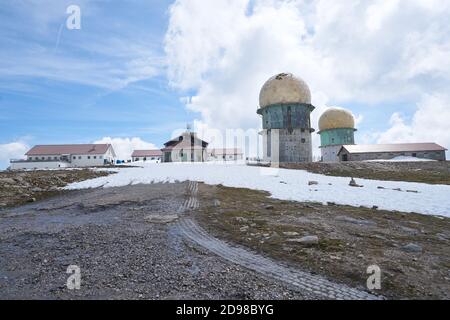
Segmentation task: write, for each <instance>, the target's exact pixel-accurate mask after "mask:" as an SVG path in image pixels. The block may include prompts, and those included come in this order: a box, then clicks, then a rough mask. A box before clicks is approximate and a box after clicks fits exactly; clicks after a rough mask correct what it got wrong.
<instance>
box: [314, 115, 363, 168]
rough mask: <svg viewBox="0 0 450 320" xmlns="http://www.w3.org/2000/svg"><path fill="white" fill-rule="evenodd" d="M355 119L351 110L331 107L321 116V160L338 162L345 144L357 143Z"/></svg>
mask: <svg viewBox="0 0 450 320" xmlns="http://www.w3.org/2000/svg"><path fill="white" fill-rule="evenodd" d="M355 131H356V129H355V120H354V118H353V115H352V113H351V112H350V111H348V110H346V109H342V108H329V109H327V110H326V111H325V112H324V113H323V114H322V115H321V116H320V118H319V132H318V134H320V152H321V161H323V162H338V161H339V157H338V152H339V151H340V150H341V147H342V146H343V145H353V144H355Z"/></svg>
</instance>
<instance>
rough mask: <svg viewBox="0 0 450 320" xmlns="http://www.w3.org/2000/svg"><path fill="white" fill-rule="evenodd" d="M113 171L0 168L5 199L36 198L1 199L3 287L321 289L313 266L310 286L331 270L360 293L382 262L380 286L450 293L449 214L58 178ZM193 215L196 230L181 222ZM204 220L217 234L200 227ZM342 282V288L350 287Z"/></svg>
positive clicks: (114, 291) (17, 290)
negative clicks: (83, 186)
mask: <svg viewBox="0 0 450 320" xmlns="http://www.w3.org/2000/svg"><path fill="white" fill-rule="evenodd" d="M104 174H107V173H102V172H92V171H88V170H78V171H76V172H75V171H73V172H72V171H61V172H60V171H51V172H42V171H41V172H15V173H12V172H6V173H0V179H3V181H4V182H3V183H2V184H1V185H0V194H1V198H0V199H1V201H0V202H3V203H6V204H7V205H8V206H12V205H13V204H15V203H23V202H27V203H26V204H24V205H21V206H19V207H4V208H3V209H1V208H0V257H1V259H0V298H6V299H19V298H32V299H37V298H44V299H98V298H102V299H181V298H183V299H219V298H220V299H320V298H322V299H323V298H324V296H323V294H322V295H320V294H318V293H320V292H322V293H323V288H324V287H323V286H322V289H320V288H317V290H315V288H312V291H308V290H304V288H303V289H302V288H301V287H299V286H297V285H295V283H296V282H300V284H301V283H302V279H299V278H297V280H296V279H294V280H292V275H298V274H299V272H303V271H306V272H309V273H310V274H312V277H311V279H309V277H308V279H309V280H308V281H307V284H308V285H312V286H315V285H316V284H317V286H321V285H323V283H324V281H322V280H321V278H320V277H322V278H325V279H328V280H329V281H331V282H333V283H336V284H342V285H346V286H347V287H352V288H356V289H358V290H360V292H363V291H365V290H367V288H366V279H367V277H368V274H367V273H366V270H367V267H368V266H370V265H374V264H375V265H378V266H379V267H380V268H381V271H382V278H381V281H382V283H381V284H382V289H381V290H379V291H375V292H373V293H375V294H382V295H383V296H385V297H386V298H400V299H408V298H413V299H432V298H436V299H449V298H450V273H449V270H450V246H449V240H450V219H448V218H443V217H435V216H425V215H419V214H413V213H401V212H387V211H382V210H377V209H376V208H373V209H370V208H355V207H348V206H337V205H334V204H333V203H329V205H322V204H317V203H299V202H291V201H281V200H275V199H272V198H269V197H268V194H267V193H264V192H259V191H252V190H247V189H235V188H225V187H222V186H210V185H204V184H197V183H194V184H193V183H175V184H167V183H166V184H151V185H136V186H126V187H121V188H107V189H95V190H84V191H71V192H68V191H66V192H63V193H61V192H59V191H57V190H56V189H55V187H56V186H63V185H65V184H67V183H68V182H73V181H79V180H82V179H86V178H90V177H93V176H96V175H104ZM8 179H11V180H8ZM12 181H14V182H15V183H16V184H17V185H18V186H19V187H15V184H14V183H13V182H12ZM34 187H39V188H41V189H40V190H35V191H33V190H31V189H32V188H34ZM50 195H54V196H53V197H50V198H49V197H48V196H50ZM30 197H35V199H34V200H36V201H32V202H29V201H30V200H29V199H30ZM180 208H181V210H180ZM184 219H189V221H193V223H194V227H193V228H191V230H183V228H181V229H180V227H179V225H180V223H181V221H184ZM195 223H197V224H198V225H199V227H201V228H202V229H203V230H206V231H205V232H207V233H208V235H205V234H202V232H200V231H199V232H192V231H193V230H194V231H195V230H197V229H196V228H197V227H195ZM185 225H188V224H185ZM186 233H188V234H190V236H189V237H186ZM196 237H197V238H196ZM208 243H209V244H213V245H212V246H213V247H211V245H210V247H208ZM233 248H238V249H233ZM239 248H242V249H239ZM242 250H244V251H242ZM246 250H247V251H248V252H247V253H245V252H246ZM249 257H250V258H249ZM267 258H268V259H270V261H269V260H267ZM240 259H241V260H242V259H243V260H242V261H241V260H240ZM245 259H247V260H246V261H244V260H245ZM251 261H260V262H261V264H265V266H266V267H267V268H269V269H267V272H265V271H266V270H265V269H264V268H262V267H261V266H260V265H258V266H256V268H252V267H251V266H249V265H248V264H249V262H251ZM267 261H269V262H267ZM69 265H77V266H79V267H80V268H81V275H82V287H81V289H80V290H69V289H67V287H66V281H67V278H68V276H69V275H68V274H67V273H66V270H67V267H68V266H69ZM258 269H260V270H259V272H255V270H256V271H258ZM261 270H262V271H261ZM274 270H275V271H274ZM276 270H278V271H277V272H278V273H277V272H276ZM280 270H281V271H280ZM283 270H287V275H290V276H289V277H290V279H291V280H289V277H288V276H287V275H286V276H285V277H283V276H280V275H279V274H280V273H283V272H284V271H283ZM297 271H298V272H297ZM277 274H278V275H277ZM314 275H316V276H317V277H319V278H315V276H314ZM280 279H281V280H283V279H284V280H286V279H287V280H288V281H284V280H283V281H281V280H280ZM328 287H329V286H325V288H328ZM344 287H345V286H344ZM332 288H334V286H332ZM337 288H338V289H337V294H336V296H337V297H338V298H339V297H340V296H341V297H343V298H346V297H347V295H346V294H350V293H351V292H349V291H348V290H347V289H345V288H344V289H342V290H341V289H340V287H339V286H338V287H337ZM306 289H310V287H306ZM341 294H342V295H341ZM357 295H358V294H357ZM333 296H335V295H334V293H332V294H331V297H333Z"/></svg>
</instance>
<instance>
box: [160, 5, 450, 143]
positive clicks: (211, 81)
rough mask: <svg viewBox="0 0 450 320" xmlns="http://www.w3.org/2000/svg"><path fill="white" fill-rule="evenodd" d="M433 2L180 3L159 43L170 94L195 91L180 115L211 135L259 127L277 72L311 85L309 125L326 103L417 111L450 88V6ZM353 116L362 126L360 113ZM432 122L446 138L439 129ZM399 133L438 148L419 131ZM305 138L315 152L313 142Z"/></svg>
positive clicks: (443, 129) (441, 125) (445, 135)
mask: <svg viewBox="0 0 450 320" xmlns="http://www.w3.org/2000/svg"><path fill="white" fill-rule="evenodd" d="M435 5H436V6H433V5H430V4H429V2H427V1H425V0H413V1H410V0H398V1H391V0H379V1H376V2H375V3H374V2H368V1H353V2H350V1H327V0H315V1H302V0H297V1H295V0H292V1H276V0H254V1H233V0H215V1H208V2H205V1H202V0H189V1H186V0H178V1H176V2H175V4H174V5H173V6H172V7H171V9H170V22H169V29H168V32H167V34H166V41H165V50H166V54H167V62H168V76H169V79H170V81H171V83H172V85H173V86H174V87H177V88H180V89H182V90H192V91H194V92H195V94H194V95H193V96H192V97H190V98H188V99H185V100H184V101H185V102H186V106H187V108H188V109H190V110H192V111H196V112H199V113H200V114H201V121H202V122H204V123H205V125H207V126H208V127H212V128H219V129H224V128H244V129H247V128H258V127H260V125H261V124H260V122H261V120H260V118H259V117H258V116H257V115H256V108H257V104H258V94H259V89H260V88H261V86H262V84H263V83H264V81H265V80H267V79H268V78H269V77H270V76H272V75H273V74H275V73H278V72H286V71H287V72H293V73H295V74H297V75H299V76H300V77H302V78H303V79H304V80H306V82H307V83H308V84H309V85H310V87H311V90H312V97H313V103H314V104H315V105H316V107H317V108H316V110H315V111H314V112H313V114H312V123H313V124H316V123H317V119H318V117H319V116H320V114H321V112H322V111H323V110H324V109H325V108H326V107H327V106H329V105H331V104H337V105H340V106H342V107H346V105H347V104H349V103H350V102H353V103H355V102H356V103H358V104H359V105H366V106H367V107H371V105H374V104H379V105H381V104H382V103H384V102H394V101H395V102H398V101H402V102H403V104H405V103H410V104H416V103H417V102H418V101H421V99H422V96H423V94H424V93H426V92H433V93H434V94H433V96H436V95H437V96H439V95H441V94H442V93H443V92H445V91H446V90H447V88H448V85H449V83H450V59H448V57H449V56H450V24H448V16H449V14H450V3H449V2H442V1H435ZM423 103H425V101H423ZM423 108H424V107H419V108H418V109H417V112H418V113H417V115H416V116H415V118H416V117H417V118H418V117H419V116H420V115H421V113H420V110H421V109H423ZM436 108H437V107H436V106H433V105H430V106H429V109H430V110H429V111H431V109H432V110H436ZM432 114H436V113H432ZM357 116H358V118H357V121H359V122H360V121H361V120H362V118H363V116H364V112H360V113H359V114H358V115H357ZM409 116H411V115H409ZM428 118H429V121H432V116H428ZM448 119H449V118H447V120H448ZM359 122H358V123H359ZM447 123H448V121H447ZM404 125H405V126H406V127H408V126H413V127H414V126H417V125H414V123H413V124H410V125H409V124H404ZM434 125H435V126H439V127H438V128H436V132H437V133H438V132H439V134H440V135H442V136H443V138H442V137H441V138H440V140H444V142H445V141H447V138H448V136H449V133H448V130H447V131H446V127H447V124H446V123H444V122H441V121H435V123H434ZM399 126H400V125H399V124H397V126H396V127H397V128H398V127H399ZM368 131H370V130H368ZM402 135H405V136H407V137H411V136H413V137H414V139H419V140H423V139H426V138H427V139H431V138H433V140H436V141H438V140H437V138H438V137H437V134H436V135H434V136H429V135H428V134H427V133H424V132H423V131H419V132H415V133H414V135H412V134H408V133H405V132H404V131H402ZM411 139H412V138H411ZM313 141H314V145H315V146H317V143H318V139H317V135H314V140H313Z"/></svg>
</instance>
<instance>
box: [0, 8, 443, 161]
mask: <svg viewBox="0 0 450 320" xmlns="http://www.w3.org/2000/svg"><path fill="white" fill-rule="evenodd" d="M73 5H75V6H77V8H79V13H80V14H79V17H80V19H79V20H76V19H75V20H74V16H73V13H74V11H70V10H69V11H67V10H68V8H69V7H70V6H73ZM77 21H79V28H78V27H76V26H77V25H76V24H74V23H75V22H77ZM448 21H450V1H440V0H373V1H357V0H354V1H352V0H347V1H334V0H285V1H277V0H214V1H206V0H178V1H166V0H129V1H126V2H125V1H119V0H102V1H100V0H97V1H94V0H91V1H90V0H71V1H66V0H39V1H38V0H14V1H6V0H4V1H2V3H1V6H0V48H1V50H0V168H4V167H6V166H7V164H8V161H9V159H11V158H21V157H23V154H24V153H25V152H26V151H27V149H28V148H30V147H31V146H33V145H35V144H59V143H94V142H96V143H97V142H98V143H100V142H110V143H113V146H114V148H115V149H116V152H117V153H118V154H119V156H120V157H122V158H126V157H128V156H129V153H130V152H131V150H133V149H142V148H159V147H161V146H162V145H163V143H164V142H165V141H167V140H169V139H170V138H171V137H172V136H173V135H175V134H176V133H178V132H180V131H181V130H183V129H184V128H186V125H187V124H188V123H189V124H191V126H192V127H193V130H196V131H198V132H199V134H200V135H201V136H202V137H204V139H205V140H207V141H209V142H211V145H212V146H222V145H226V146H230V144H234V143H238V144H239V143H241V142H239V141H241V140H238V139H236V138H232V136H233V132H234V133H236V132H240V133H241V135H248V136H251V137H254V136H257V132H258V130H259V129H260V128H261V119H260V118H259V116H258V115H257V114H256V109H257V107H258V96H259V90H260V88H261V86H262V85H263V84H264V82H265V81H266V80H267V79H268V78H270V77H271V76H273V75H274V74H277V73H280V72H291V73H294V74H295V75H297V76H299V77H301V78H302V79H303V80H305V81H306V82H307V83H308V85H309V87H310V89H311V93H312V102H313V104H314V106H315V107H316V109H315V110H314V111H313V113H312V123H313V126H315V127H316V129H317V120H318V118H319V116H320V114H321V113H322V112H323V111H324V110H326V108H328V107H332V106H338V107H343V108H346V109H349V110H351V111H352V112H353V114H354V115H355V118H356V120H357V121H356V123H357V128H358V131H357V133H356V137H355V138H356V142H357V143H387V142H437V143H439V144H441V145H443V146H445V147H447V148H448V147H450V130H448V124H449V123H450V108H449V107H450V91H449V87H450V24H449V23H448ZM74 26H75V27H76V28H73V27H74ZM229 137H231V138H229ZM318 138H319V137H318V135H317V134H313V147H314V153H315V154H316V155H318V154H319V152H320V151H319V149H318V148H317V147H318V144H319V139H318ZM251 139H252V138H250V140H249V141H254V142H255V141H256V140H251ZM236 141H238V142H236ZM254 144H256V143H253V144H252V148H244V150H246V151H247V153H248V154H249V155H253V153H255V152H257V149H255V148H254Z"/></svg>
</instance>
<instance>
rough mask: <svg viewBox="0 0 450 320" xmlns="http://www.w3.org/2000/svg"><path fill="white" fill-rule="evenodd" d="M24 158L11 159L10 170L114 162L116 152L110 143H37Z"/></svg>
mask: <svg viewBox="0 0 450 320" xmlns="http://www.w3.org/2000/svg"><path fill="white" fill-rule="evenodd" d="M25 156H26V159H21V160H11V166H10V169H11V170H25V169H32V170H33V169H34V170H37V169H58V168H71V167H96V166H105V165H110V164H114V161H115V159H116V153H115V152H114V148H113V147H112V145H111V144H62V145H37V146H34V147H33V148H31V149H30V150H29V151H28V152H27V153H26V154H25Z"/></svg>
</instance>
